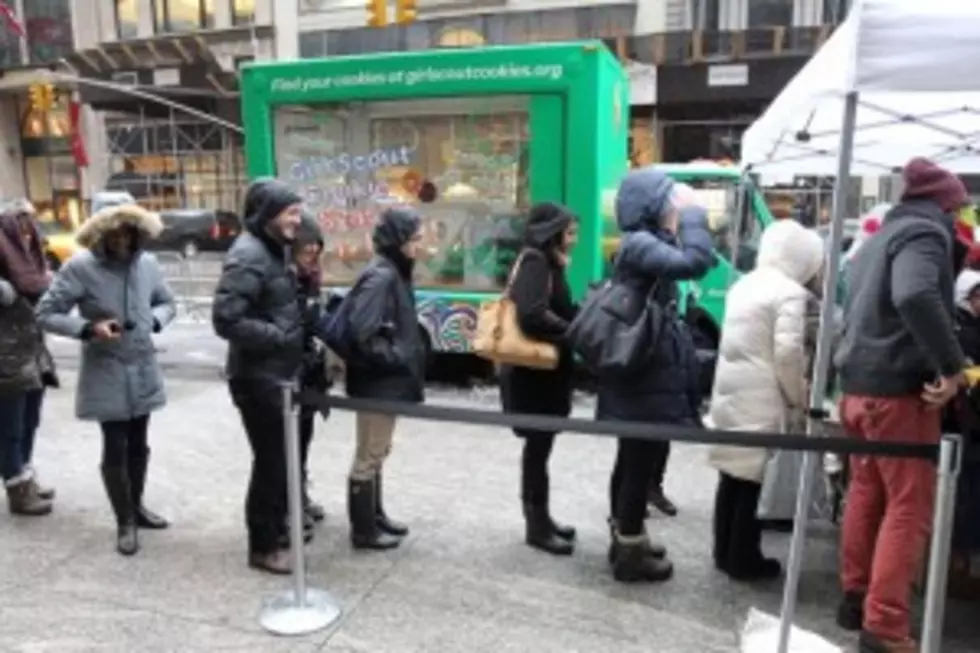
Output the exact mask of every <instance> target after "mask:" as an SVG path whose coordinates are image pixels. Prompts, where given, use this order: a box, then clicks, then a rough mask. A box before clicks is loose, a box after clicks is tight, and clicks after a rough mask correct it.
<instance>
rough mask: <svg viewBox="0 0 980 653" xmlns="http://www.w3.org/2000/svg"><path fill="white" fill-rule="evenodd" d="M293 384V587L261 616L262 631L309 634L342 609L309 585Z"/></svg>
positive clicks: (289, 400) (288, 420)
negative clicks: (307, 583)
mask: <svg viewBox="0 0 980 653" xmlns="http://www.w3.org/2000/svg"><path fill="white" fill-rule="evenodd" d="M295 390H296V386H295V384H293V383H284V384H283V385H282V419H283V424H284V427H285V429H284V431H285V439H286V476H287V483H288V484H289V485H288V489H289V540H290V546H291V553H292V561H293V588H292V589H291V590H288V591H286V592H283V593H281V594H277V595H276V596H274V597H272V598H270V599H269V600H268V601H266V604H265V606H264V607H263V609H262V614H261V615H260V616H259V623H260V624H261V625H262V627H263V628H265V629H266V630H268V631H269V632H271V633H275V634H276V635H308V634H310V633H314V632H316V631H318V630H322V629H324V628H326V627H327V626H329V625H330V624H332V623H334V622H335V621H336V620H337V619H338V618H340V606H339V605H338V603H337V602H336V601H335V600H334V598H333V597H332V596H331V595H330V594H328V593H327V592H324V591H322V590H316V589H311V588H309V587H307V586H306V552H305V551H304V550H303V489H302V482H303V479H302V472H301V470H300V460H299V434H298V429H297V423H296V420H297V415H296V411H295V409H294V408H293V393H294V392H295Z"/></svg>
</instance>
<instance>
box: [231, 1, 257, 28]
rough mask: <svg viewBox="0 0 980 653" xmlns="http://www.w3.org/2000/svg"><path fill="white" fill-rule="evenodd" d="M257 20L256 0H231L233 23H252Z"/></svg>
mask: <svg viewBox="0 0 980 653" xmlns="http://www.w3.org/2000/svg"><path fill="white" fill-rule="evenodd" d="M254 22H255V0H231V24H232V25H251V24H252V23H254Z"/></svg>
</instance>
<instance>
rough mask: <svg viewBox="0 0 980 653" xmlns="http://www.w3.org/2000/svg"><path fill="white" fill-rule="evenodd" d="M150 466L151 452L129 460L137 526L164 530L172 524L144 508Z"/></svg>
mask: <svg viewBox="0 0 980 653" xmlns="http://www.w3.org/2000/svg"><path fill="white" fill-rule="evenodd" d="M149 464H150V450H149V449H147V450H146V451H145V452H144V453H142V454H134V455H133V456H132V457H131V458H130V460H129V477H130V484H131V487H132V492H133V505H134V506H136V525H137V526H138V527H139V528H146V529H149V530H155V531H159V530H163V529H165V528H168V527H169V526H170V522H168V521H167V520H166V519H164V518H163V517H161V516H160V515H158V514H156V513H155V512H153V511H152V510H148V509H147V508H146V507H145V506H143V490H144V489H145V488H146V470H147V467H148V466H149Z"/></svg>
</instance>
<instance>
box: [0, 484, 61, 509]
mask: <svg viewBox="0 0 980 653" xmlns="http://www.w3.org/2000/svg"><path fill="white" fill-rule="evenodd" d="M36 487H37V486H35V485H34V483H32V482H31V479H30V478H26V479H20V480H14V481H12V482H8V483H7V485H6V488H7V507H8V508H9V509H10V514H12V515H21V516H23V517H41V516H43V515H47V514H50V512H51V510H52V509H53V508H54V505H53V504H52V503H51V501H49V500H47V499H42V498H41V497H40V496H38V494H37V490H36Z"/></svg>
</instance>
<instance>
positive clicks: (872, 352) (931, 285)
mask: <svg viewBox="0 0 980 653" xmlns="http://www.w3.org/2000/svg"><path fill="white" fill-rule="evenodd" d="M954 238H955V234H954V231H953V218H952V216H949V215H946V214H944V213H943V212H942V210H941V209H940V208H939V206H938V205H937V204H935V203H934V202H931V201H928V200H915V201H908V202H902V203H901V204H898V205H897V206H895V207H894V208H893V209H892V210H891V211H889V212H888V214H887V215H886V216H885V220H884V222H883V224H882V226H881V229H880V230H879V231H878V232H877V233H876V234H875V236H874V238H871V239H870V240H868V241H867V242H866V243H865V244H864V245H862V247H861V251H860V252H859V254H858V255H857V256H855V257H854V260H853V261H851V263H850V265H849V266H848V269H847V289H848V292H847V297H846V298H845V300H844V335H843V338H842V339H841V344H840V348H839V349H838V352H837V357H836V361H835V362H836V363H837V367H838V370H839V371H840V381H841V390H842V391H843V392H845V393H848V394H857V395H871V396H876V397H894V396H901V395H910V394H915V395H918V394H919V393H920V392H921V391H922V386H923V384H925V383H930V382H932V381H934V380H935V378H936V376H937V375H940V374H942V375H947V376H950V375H953V374H956V373H958V372H959V371H961V370H962V369H963V366H964V364H965V358H964V356H963V352H962V351H961V350H960V346H959V343H958V342H957V339H956V332H955V329H954V322H953V284H954V280H955V272H954V265H953V241H954Z"/></svg>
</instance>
